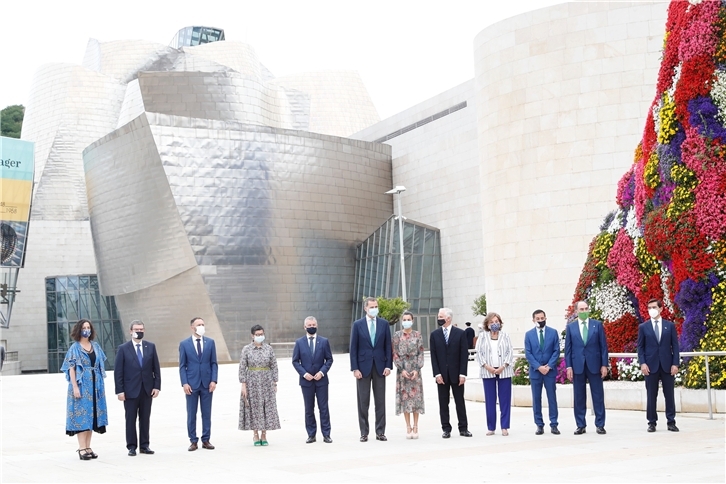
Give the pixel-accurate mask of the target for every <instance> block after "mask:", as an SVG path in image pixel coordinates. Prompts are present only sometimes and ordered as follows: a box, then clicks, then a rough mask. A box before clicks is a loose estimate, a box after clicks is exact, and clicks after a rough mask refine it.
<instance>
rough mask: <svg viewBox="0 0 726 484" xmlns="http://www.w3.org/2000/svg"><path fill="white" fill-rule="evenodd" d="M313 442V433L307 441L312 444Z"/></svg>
mask: <svg viewBox="0 0 726 484" xmlns="http://www.w3.org/2000/svg"><path fill="white" fill-rule="evenodd" d="M313 442H315V436H314V435H311V436H310V437H308V440H306V441H305V443H306V444H312V443H313Z"/></svg>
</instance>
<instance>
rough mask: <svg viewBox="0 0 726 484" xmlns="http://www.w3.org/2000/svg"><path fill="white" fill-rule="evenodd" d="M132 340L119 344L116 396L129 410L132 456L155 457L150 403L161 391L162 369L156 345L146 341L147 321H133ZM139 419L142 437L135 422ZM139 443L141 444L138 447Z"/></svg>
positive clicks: (129, 438) (128, 436) (129, 448)
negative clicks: (150, 424) (145, 324)
mask: <svg viewBox="0 0 726 484" xmlns="http://www.w3.org/2000/svg"><path fill="white" fill-rule="evenodd" d="M129 331H130V333H131V341H127V342H126V343H124V344H122V345H120V346H119V347H118V351H117V352H116V360H115V363H114V371H113V379H114V383H115V385H116V390H115V392H116V396H117V397H118V399H119V400H120V401H122V402H124V410H125V411H126V448H127V449H128V454H129V456H132V457H133V456H135V455H136V448H137V447H138V448H139V452H141V453H142V454H153V453H154V451H153V450H151V449H150V448H149V421H150V417H151V402H152V399H154V398H156V397H157V396H158V395H159V391H161V369H160V366H159V356H158V355H157V354H156V346H155V345H154V343H151V342H150V341H147V340H143V341H142V339H143V337H144V322H143V321H139V320H134V321H131V326H130V327H129ZM137 418H138V420H139V436H138V437H139V438H138V439H137V435H136V419H137ZM139 444H140V445H139Z"/></svg>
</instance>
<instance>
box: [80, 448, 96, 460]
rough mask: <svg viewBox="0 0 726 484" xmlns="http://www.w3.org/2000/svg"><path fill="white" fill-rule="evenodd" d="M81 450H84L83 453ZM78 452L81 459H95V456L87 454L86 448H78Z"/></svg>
mask: <svg viewBox="0 0 726 484" xmlns="http://www.w3.org/2000/svg"><path fill="white" fill-rule="evenodd" d="M81 451H83V453H82V454H81ZM76 452H78V458H79V459H81V460H91V459H93V457H91V455H90V454H86V449H78V450H77V451H76Z"/></svg>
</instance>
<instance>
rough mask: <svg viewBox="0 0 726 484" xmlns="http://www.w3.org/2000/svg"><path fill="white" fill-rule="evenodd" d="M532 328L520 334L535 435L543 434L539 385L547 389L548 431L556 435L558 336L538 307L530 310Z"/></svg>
mask: <svg viewBox="0 0 726 484" xmlns="http://www.w3.org/2000/svg"><path fill="white" fill-rule="evenodd" d="M532 321H533V322H534V328H532V329H530V330H529V331H527V333H525V335H524V353H525V355H526V357H527V361H528V362H529V381H530V385H531V387H532V411H533V412H534V423H535V425H536V426H537V430H536V431H535V435H542V434H544V419H543V418H542V386H544V387H545V391H546V392H547V406H548V407H549V417H550V431H551V432H552V433H553V434H555V435H559V434H560V431H559V430H558V428H557V415H558V413H557V393H556V391H557V360H558V359H559V357H560V338H559V336H558V334H557V330H555V329H553V328H550V327H549V326H547V316H546V315H545V312H544V311H542V310H541V309H537V310H536V311H535V312H534V313H532Z"/></svg>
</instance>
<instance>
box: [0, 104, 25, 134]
mask: <svg viewBox="0 0 726 484" xmlns="http://www.w3.org/2000/svg"><path fill="white" fill-rule="evenodd" d="M24 114H25V108H24V107H23V106H22V104H15V105H13V106H8V107H6V108H5V109H3V110H2V111H0V134H2V136H7V137H8V138H20V129H21V128H22V126H23V116H24Z"/></svg>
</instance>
